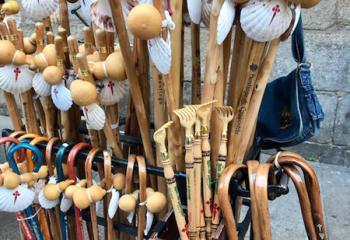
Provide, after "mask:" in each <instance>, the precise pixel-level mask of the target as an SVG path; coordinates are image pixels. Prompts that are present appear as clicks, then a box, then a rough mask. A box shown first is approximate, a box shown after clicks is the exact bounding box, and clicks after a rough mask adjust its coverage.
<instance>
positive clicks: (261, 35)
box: [240, 0, 293, 42]
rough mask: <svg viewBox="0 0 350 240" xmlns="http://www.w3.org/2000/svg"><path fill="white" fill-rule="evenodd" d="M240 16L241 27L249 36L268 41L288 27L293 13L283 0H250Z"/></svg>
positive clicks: (259, 40) (278, 35)
mask: <svg viewBox="0 0 350 240" xmlns="http://www.w3.org/2000/svg"><path fill="white" fill-rule="evenodd" d="M240 16H241V17H240V22H241V26H242V29H243V31H244V32H245V34H246V35H247V36H248V37H249V38H251V39H253V40H255V41H258V42H268V41H271V40H273V39H276V38H278V37H280V36H281V35H282V34H283V33H284V32H285V31H286V30H287V29H288V27H289V25H290V23H291V20H292V17H293V13H292V10H291V9H290V6H289V4H288V2H287V1H285V0H251V1H249V2H248V3H247V4H246V5H244V7H243V8H242V10H241V15H240Z"/></svg>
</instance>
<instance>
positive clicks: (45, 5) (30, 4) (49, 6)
mask: <svg viewBox="0 0 350 240" xmlns="http://www.w3.org/2000/svg"><path fill="white" fill-rule="evenodd" d="M58 2H59V0H24V1H22V11H23V12H24V14H25V16H26V17H29V18H32V19H35V20H42V19H43V18H46V17H49V16H50V15H51V14H53V13H54V12H55V11H56V9H57V8H58Z"/></svg>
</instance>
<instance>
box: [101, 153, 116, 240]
mask: <svg viewBox="0 0 350 240" xmlns="http://www.w3.org/2000/svg"><path fill="white" fill-rule="evenodd" d="M103 159H104V164H103V166H104V180H105V189H106V190H107V194H106V200H107V201H106V204H105V205H106V206H109V204H110V202H111V199H112V192H111V191H110V189H112V187H113V180H112V156H111V154H109V152H107V151H103ZM105 216H106V218H107V231H105V232H107V234H106V235H107V237H106V239H107V240H113V239H114V235H115V234H114V232H115V231H114V225H113V219H111V218H109V217H108V216H107V214H105Z"/></svg>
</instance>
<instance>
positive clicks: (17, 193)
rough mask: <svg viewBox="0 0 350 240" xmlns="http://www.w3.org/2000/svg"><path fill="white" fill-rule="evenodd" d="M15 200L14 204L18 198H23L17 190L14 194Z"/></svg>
mask: <svg viewBox="0 0 350 240" xmlns="http://www.w3.org/2000/svg"><path fill="white" fill-rule="evenodd" d="M12 195H13V197H14V200H13V204H16V201H17V198H18V197H19V196H21V194H20V193H19V192H18V191H17V190H16V192H14V193H12Z"/></svg>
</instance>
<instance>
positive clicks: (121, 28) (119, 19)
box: [109, 0, 157, 189]
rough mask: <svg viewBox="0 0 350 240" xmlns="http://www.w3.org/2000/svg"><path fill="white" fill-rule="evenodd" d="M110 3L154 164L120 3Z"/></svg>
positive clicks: (144, 139)
mask: <svg viewBox="0 0 350 240" xmlns="http://www.w3.org/2000/svg"><path fill="white" fill-rule="evenodd" d="M109 2H110V4H111V10H112V14H113V21H114V24H115V25H116V29H117V33H118V37H119V44H120V50H121V52H122V55H123V59H124V61H125V67H126V74H127V76H128V79H129V83H130V91H131V95H132V98H133V102H134V105H135V112H136V116H137V121H138V123H139V127H140V133H141V138H142V143H143V147H144V150H145V155H146V159H147V161H148V163H149V164H151V165H154V166H155V165H156V162H155V159H154V157H153V152H152V146H151V138H150V132H149V122H148V120H147V118H146V116H144V111H145V104H144V101H143V99H142V93H141V89H140V85H139V83H138V80H137V75H136V73H135V71H134V61H133V59H132V52H131V48H130V42H129V37H128V35H127V31H126V27H125V21H124V17H123V13H122V8H121V3H120V2H119V1H118V0H109ZM156 185H157V184H156V183H155V182H154V181H152V179H151V186H152V188H154V189H156Z"/></svg>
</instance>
